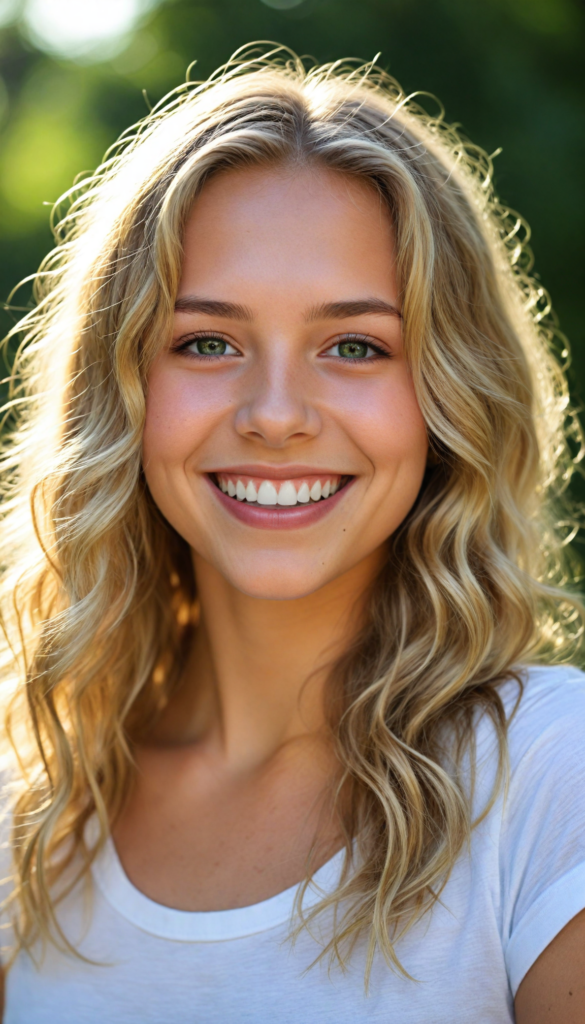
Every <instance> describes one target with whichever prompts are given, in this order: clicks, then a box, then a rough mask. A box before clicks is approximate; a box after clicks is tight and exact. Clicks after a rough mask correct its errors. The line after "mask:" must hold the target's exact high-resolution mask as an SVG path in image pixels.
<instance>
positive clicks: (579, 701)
mask: <svg viewBox="0 0 585 1024" xmlns="http://www.w3.org/2000/svg"><path fill="white" fill-rule="evenodd" d="M498 692H499V695H500V697H501V700H502V704H503V707H504V714H505V717H506V722H507V732H506V738H505V745H504V750H505V754H506V758H505V763H506V767H507V786H506V787H505V789H506V792H507V799H506V801H505V805H506V808H507V812H508V814H512V815H513V814H514V813H515V811H516V810H517V808H518V806H519V805H522V806H525V805H526V802H527V800H528V799H529V795H531V796H530V798H531V800H532V805H533V811H535V810H536V806H537V805H541V806H542V805H543V802H544V801H546V800H547V799H549V800H553V801H554V800H557V799H559V798H560V797H561V795H562V794H564V796H565V798H566V799H567V800H568V799H570V794H571V791H573V790H574V789H575V788H580V789H581V791H582V793H583V813H584V815H585V757H584V756H583V741H584V737H585V673H583V672H582V671H581V670H580V669H578V668H575V667H573V666H570V665H536V666H520V667H519V668H518V669H516V670H515V671H514V673H513V675H511V676H510V678H509V679H508V680H507V681H506V682H504V683H502V684H500V686H499V688H498ZM475 740H476V746H475V767H476V768H477V770H478V774H477V776H476V786H477V788H476V790H475V800H474V810H475V811H476V812H477V813H481V811H482V809H483V808H484V807H485V806H486V805H487V804H488V803H489V802H490V797H491V795H492V794H493V792H494V787H495V786H496V777H497V765H498V760H499V740H498V735H497V732H496V729H495V727H494V723H493V720H492V719H491V717H490V716H489V715H487V714H486V713H484V712H482V713H481V714H480V715H479V717H478V719H477V721H476V734H475ZM475 801H477V802H475ZM576 802H577V803H578V802H579V799H578V798H577V799H576ZM584 823H585V818H584Z"/></svg>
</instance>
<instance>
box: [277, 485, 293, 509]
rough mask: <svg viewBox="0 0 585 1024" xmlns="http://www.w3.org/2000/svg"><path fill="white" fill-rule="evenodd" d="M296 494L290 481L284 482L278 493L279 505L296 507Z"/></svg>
mask: <svg viewBox="0 0 585 1024" xmlns="http://www.w3.org/2000/svg"><path fill="white" fill-rule="evenodd" d="M296 503H297V492H296V490H295V485H294V484H293V483H292V481H291V480H285V482H284V483H283V484H282V485H281V488H280V490H279V492H278V504H279V505H296Z"/></svg>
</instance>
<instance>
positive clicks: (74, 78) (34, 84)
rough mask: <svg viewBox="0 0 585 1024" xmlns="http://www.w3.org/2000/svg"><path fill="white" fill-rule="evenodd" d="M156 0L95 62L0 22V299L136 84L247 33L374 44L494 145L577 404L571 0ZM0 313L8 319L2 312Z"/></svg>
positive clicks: (328, 56)
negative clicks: (44, 46)
mask: <svg viewBox="0 0 585 1024" xmlns="http://www.w3.org/2000/svg"><path fill="white" fill-rule="evenodd" d="M4 2H5V0H4ZM17 2H18V0H17ZM21 2H25V0H21ZM151 2H153V3H154V4H155V6H153V7H151V9H150V11H149V13H147V14H145V15H144V17H143V18H142V20H141V21H140V22H139V24H138V25H137V27H136V28H135V31H134V32H133V34H131V36H130V37H129V40H128V43H127V46H126V47H125V49H124V50H123V52H121V53H118V55H117V56H115V57H114V58H112V59H108V60H102V61H97V62H95V61H94V62H93V63H91V64H89V63H86V64H79V63H75V62H74V61H73V60H69V61H68V60H64V59H55V58H52V57H51V56H49V55H47V54H46V53H43V52H42V51H40V50H39V49H36V48H35V46H34V45H33V44H32V43H31V42H30V41H28V40H27V38H26V36H25V34H24V32H23V30H22V26H21V25H19V22H18V19H16V21H15V22H13V23H12V25H11V26H9V27H5V28H4V29H0V76H1V77H0V118H1V120H0V300H3V299H5V298H6V296H7V295H8V293H9V291H10V289H11V288H12V287H13V286H14V285H15V284H16V283H17V281H19V280H20V279H21V278H22V277H24V276H25V275H27V274H30V273H31V272H33V271H34V270H35V269H36V267H37V265H38V263H39V261H40V259H41V257H42V256H43V254H44V253H45V252H46V251H47V249H48V248H49V247H50V244H51V237H50V231H49V227H48V222H49V206H48V205H46V204H47V203H49V204H50V203H52V202H53V201H54V200H56V199H57V197H58V196H59V194H60V193H61V192H62V191H64V190H65V189H66V188H67V187H68V186H69V185H70V184H71V183H72V181H73V178H74V176H75V175H76V174H77V173H78V172H80V171H83V170H89V169H91V168H93V167H94V166H95V165H96V164H97V163H98V162H99V160H100V158H101V156H102V154H103V152H104V150H105V148H106V147H107V146H108V145H109V144H110V143H111V142H113V141H114V139H115V138H116V136H117V135H118V134H119V133H120V132H121V131H122V130H123V129H124V128H125V127H127V126H128V124H130V123H131V122H133V121H135V120H137V119H138V118H140V117H142V116H143V115H144V113H145V112H146V107H145V99H144V96H143V90H146V93H147V95H148V99H149V101H150V102H151V103H154V102H156V101H158V100H159V99H160V98H161V97H162V96H163V95H164V94H165V93H166V92H167V91H168V90H169V89H171V88H172V87H174V86H175V85H177V84H179V83H180V82H181V81H183V79H184V76H185V71H186V68H187V65H189V64H190V63H191V62H193V61H195V60H196V61H197V68H196V72H195V74H194V75H193V76H192V77H201V78H203V77H206V76H207V75H208V74H209V73H210V72H211V71H212V70H213V69H214V68H215V67H216V66H217V65H218V64H220V63H222V62H224V61H225V60H226V59H227V58H228V57H229V56H230V54H231V53H232V52H233V51H234V50H235V49H236V48H238V47H239V46H241V45H242V44H244V43H247V42H250V41H252V40H256V39H271V40H277V41H279V42H282V43H285V44H287V45H288V46H291V47H292V48H293V49H295V50H296V51H297V52H298V53H300V54H310V55H311V56H313V57H314V58H316V59H317V60H318V61H328V60H333V59H336V58H339V57H346V56H354V57H360V58H363V59H364V60H367V59H370V58H372V57H373V56H374V55H375V54H376V53H377V52H378V51H381V58H380V63H381V65H382V66H383V67H385V68H386V69H388V70H389V71H390V73H391V74H393V75H394V76H395V77H396V78H397V79H398V80H399V81H400V82H401V84H402V85H403V87H404V88H405V89H406V90H408V91H409V92H410V91H416V90H425V91H428V92H430V93H433V94H435V95H436V96H438V97H439V98H440V100H441V101H442V103H443V104H444V106H445V108H446V115H447V118H448V119H449V120H451V121H456V122H458V123H459V124H461V125H462V126H463V129H464V131H465V133H466V134H467V135H468V136H470V137H471V138H472V139H473V140H474V141H475V142H477V143H479V144H480V145H481V146H483V147H484V148H485V149H487V151H488V152H490V153H491V152H493V151H494V150H496V149H497V148H499V147H502V153H501V155H499V156H498V157H497V160H496V184H497V187H498V189H499V192H500V194H501V196H502V197H503V199H504V200H505V202H507V203H509V204H510V206H512V207H513V208H515V209H518V210H519V211H520V212H521V213H522V214H523V215H524V216H525V217H526V218H527V220H528V221H529V223H530V224H531V226H532V228H533V243H532V245H533V250H534V253H535V257H536V270H537V272H538V274H539V275H540V276H541V278H542V281H543V283H544V284H545V285H546V287H547V288H548V289H549V290H550V292H551V293H552V296H553V302H554V305H555V308H556V310H557V313H558V315H559V319H560V323H561V327H562V328H563V330H564V331H565V332H566V333H567V335H568V336H569V338H570V341H571V344H572V349H573V368H572V371H571V384H572V388H573V392H574V396H575V398H576V400H577V403H578V404H581V402H582V398H583V396H584V395H585V337H584V330H583V318H582V315H581V308H580V289H579V284H580V281H579V280H578V276H577V275H578V274H579V272H580V265H581V256H582V248H583V237H584V234H585V232H584V223H583V222H584V204H583V193H582V185H581V181H582V178H581V175H582V168H583V164H584V157H585V152H584V150H585V143H584V140H585V135H584V133H583V129H582V119H581V114H582V100H583V91H584V90H583V80H582V77H581V74H580V60H579V58H580V57H581V54H582V52H583V36H584V24H585V11H584V8H583V7H582V5H581V3H580V2H579V0H474V2H470V0H304V2H300V3H298V2H297V5H296V6H292V7H290V6H288V7H287V6H286V5H287V4H290V3H291V2H292V3H294V2H295V0H162V2H161V0H158V4H157V3H156V0H151ZM1 3H2V0H0V6H1ZM79 3H80V4H81V5H82V4H83V0H79ZM283 8H284V9H283ZM429 102H430V101H429ZM0 317H3V318H4V322H3V323H2V324H0V327H2V328H4V329H7V328H8V326H9V324H10V317H9V314H8V313H7V312H6V311H0ZM2 333H4V330H3V331H2Z"/></svg>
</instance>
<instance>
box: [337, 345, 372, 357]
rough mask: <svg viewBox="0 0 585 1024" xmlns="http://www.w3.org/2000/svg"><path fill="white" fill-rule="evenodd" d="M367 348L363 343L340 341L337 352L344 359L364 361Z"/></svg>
mask: <svg viewBox="0 0 585 1024" xmlns="http://www.w3.org/2000/svg"><path fill="white" fill-rule="evenodd" d="M368 347H369V346H368V345H366V343H365V342H364V341H340V342H339V344H338V346H337V350H338V352H339V355H340V356H343V357H344V358H345V359H365V358H366V356H367V354H368Z"/></svg>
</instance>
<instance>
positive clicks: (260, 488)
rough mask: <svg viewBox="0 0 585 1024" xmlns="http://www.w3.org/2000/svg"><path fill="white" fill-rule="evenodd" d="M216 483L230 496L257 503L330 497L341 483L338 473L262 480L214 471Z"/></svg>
mask: <svg viewBox="0 0 585 1024" xmlns="http://www.w3.org/2000/svg"><path fill="white" fill-rule="evenodd" d="M215 476H216V481H217V486H218V487H219V488H220V490H221V491H222V492H223V494H227V495H228V496H229V497H230V498H235V499H236V501H245V502H247V504H249V505H257V506H267V505H272V506H279V505H280V506H287V507H289V508H290V507H292V506H295V505H308V504H312V503H315V502H318V501H323V500H324V499H327V498H329V497H332V496H333V495H334V494H336V493H337V491H338V490H339V488H340V487H341V486H342V481H343V479H344V478H342V477H340V476H336V475H334V476H331V475H328V476H314V475H312V474H311V475H308V476H304V477H301V478H299V479H295V480H265V479H262V477H252V476H247V475H245V474H238V475H235V474H229V473H217V474H216V475H215Z"/></svg>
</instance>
